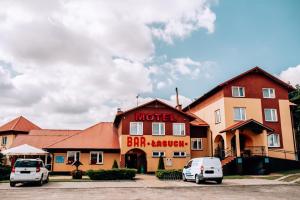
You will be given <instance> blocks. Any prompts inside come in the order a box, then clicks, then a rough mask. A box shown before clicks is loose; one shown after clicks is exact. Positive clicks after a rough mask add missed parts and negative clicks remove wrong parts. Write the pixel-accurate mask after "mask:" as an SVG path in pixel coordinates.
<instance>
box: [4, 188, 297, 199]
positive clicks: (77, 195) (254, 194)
mask: <svg viewBox="0 0 300 200" xmlns="http://www.w3.org/2000/svg"><path fill="white" fill-rule="evenodd" d="M0 195H1V200H10V199H11V200H15V199H22V200H25V199H30V200H35V199H43V200H47V199H55V200H60V199H62V200H68V199H72V200H74V199H80V200H84V199H105V200H108V199H112V200H114V199H115V200H126V199H147V200H151V199H153V200H157V199H172V200H176V199H189V200H190V199H191V200H192V199H210V200H211V199H214V200H215V199H230V200H234V199H243V200H248V199H255V200H260V199H262V200H267V199H272V200H274V199H280V200H283V199H289V200H293V199H297V200H299V197H300V186H299V185H268V186H254V185H250V186H237V185H234V186H216V187H185V188H184V187H181V188H85V189H75V188H62V189H54V188H35V187H22V188H18V189H13V190H10V189H8V190H6V189H2V190H0Z"/></svg>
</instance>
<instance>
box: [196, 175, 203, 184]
mask: <svg viewBox="0 0 300 200" xmlns="http://www.w3.org/2000/svg"><path fill="white" fill-rule="evenodd" d="M195 181H196V183H197V184H200V183H203V181H202V180H201V179H200V176H199V175H198V174H197V175H196V176H195Z"/></svg>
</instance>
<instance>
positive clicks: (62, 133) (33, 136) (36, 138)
mask: <svg viewBox="0 0 300 200" xmlns="http://www.w3.org/2000/svg"><path fill="white" fill-rule="evenodd" d="M78 132H80V131H79V130H49V129H41V130H32V131H30V132H29V134H28V135H18V136H17V137H16V138H15V139H14V141H13V143H12V145H11V147H16V146H19V145H22V144H28V145H30V146H33V147H36V148H40V149H44V148H46V147H47V146H49V145H51V144H54V143H56V142H58V141H61V140H63V139H65V138H67V137H70V136H71V135H74V134H76V133H78Z"/></svg>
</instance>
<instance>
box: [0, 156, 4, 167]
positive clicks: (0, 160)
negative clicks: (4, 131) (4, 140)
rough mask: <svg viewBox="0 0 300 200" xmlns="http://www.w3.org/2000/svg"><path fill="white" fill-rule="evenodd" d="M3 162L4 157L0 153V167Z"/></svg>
mask: <svg viewBox="0 0 300 200" xmlns="http://www.w3.org/2000/svg"><path fill="white" fill-rule="evenodd" d="M3 162H4V155H3V154H2V153H0V166H2V165H3Z"/></svg>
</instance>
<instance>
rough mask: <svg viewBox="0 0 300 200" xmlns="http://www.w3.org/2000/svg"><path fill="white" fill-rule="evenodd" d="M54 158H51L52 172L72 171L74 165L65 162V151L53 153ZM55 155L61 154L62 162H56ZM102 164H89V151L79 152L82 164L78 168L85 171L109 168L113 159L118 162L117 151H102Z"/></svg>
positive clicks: (118, 155)
mask: <svg viewBox="0 0 300 200" xmlns="http://www.w3.org/2000/svg"><path fill="white" fill-rule="evenodd" d="M53 155H54V158H53V159H54V160H53V166H52V169H53V171H54V172H68V171H70V172H71V171H73V170H74V169H75V166H72V165H68V164H66V163H67V152H60V153H53ZM55 156H63V157H64V161H65V162H64V163H56V162H55ZM103 159H104V160H103V164H97V165H91V164H90V153H89V152H86V153H80V162H81V163H82V164H83V165H81V166H79V169H80V170H83V171H87V170H90V169H93V170H99V169H111V168H112V165H113V162H114V160H116V161H117V162H118V164H120V163H119V160H120V154H119V153H106V152H104V153H103Z"/></svg>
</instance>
